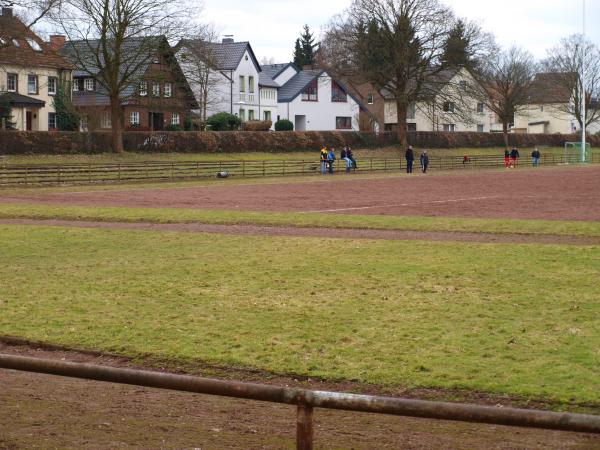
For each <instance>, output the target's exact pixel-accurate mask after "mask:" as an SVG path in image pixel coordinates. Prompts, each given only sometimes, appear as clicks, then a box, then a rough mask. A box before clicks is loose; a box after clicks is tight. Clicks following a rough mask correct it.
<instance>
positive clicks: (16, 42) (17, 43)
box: [12, 39, 21, 47]
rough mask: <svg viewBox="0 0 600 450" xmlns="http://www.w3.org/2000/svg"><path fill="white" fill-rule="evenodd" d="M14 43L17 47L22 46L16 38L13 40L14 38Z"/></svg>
mask: <svg viewBox="0 0 600 450" xmlns="http://www.w3.org/2000/svg"><path fill="white" fill-rule="evenodd" d="M12 43H13V45H14V46H15V47H20V46H21V44H19V41H17V40H16V39H13V40H12Z"/></svg>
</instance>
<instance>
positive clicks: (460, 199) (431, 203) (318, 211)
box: [302, 195, 500, 214]
mask: <svg viewBox="0 0 600 450" xmlns="http://www.w3.org/2000/svg"><path fill="white" fill-rule="evenodd" d="M493 198H500V196H497V195H496V196H490V197H468V198H455V199H450V200H432V201H429V202H413V203H398V204H394V205H373V206H357V207H354V208H337V209H321V210H315V211H302V214H309V213H327V212H340V211H360V210H365V209H378V208H400V207H403V206H417V205H433V204H439V203H458V202H469V201H474V200H490V199H493Z"/></svg>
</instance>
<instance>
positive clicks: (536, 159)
mask: <svg viewBox="0 0 600 450" xmlns="http://www.w3.org/2000/svg"><path fill="white" fill-rule="evenodd" d="M541 157H542V154H541V153H540V151H539V150H538V149H537V147H536V148H535V149H534V150H533V151H532V152H531V162H532V164H533V167H537V166H539V165H540V158H541Z"/></svg>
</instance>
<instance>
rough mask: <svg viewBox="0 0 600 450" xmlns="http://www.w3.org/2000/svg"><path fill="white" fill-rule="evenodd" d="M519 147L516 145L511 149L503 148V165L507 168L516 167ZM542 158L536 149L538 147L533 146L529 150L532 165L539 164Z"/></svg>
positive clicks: (536, 165)
mask: <svg viewBox="0 0 600 450" xmlns="http://www.w3.org/2000/svg"><path fill="white" fill-rule="evenodd" d="M520 157H521V155H519V149H518V148H517V147H513V148H512V149H510V150H508V149H506V150H504V167H506V168H507V169H514V168H515V167H517V162H518V161H519V158H520ZM541 159H542V154H541V153H540V151H539V150H538V148H537V147H536V148H534V149H533V151H532V152H531V163H532V165H533V167H538V166H539V165H540V161H541Z"/></svg>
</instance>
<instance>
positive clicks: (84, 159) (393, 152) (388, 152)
mask: <svg viewBox="0 0 600 450" xmlns="http://www.w3.org/2000/svg"><path fill="white" fill-rule="evenodd" d="M338 150H339V149H338ZM422 150H424V149H422V148H416V147H415V151H416V152H417V153H420V152H421V151H422ZM531 150H532V149H531V148H522V149H521V156H522V157H528V156H529V154H530V153H531ZM540 150H541V151H542V152H543V153H544V154H557V155H561V154H562V153H563V151H564V149H563V148H559V147H548V148H544V147H540ZM429 152H430V154H431V155H432V156H464V155H470V156H476V155H503V154H504V149H503V148H500V147H498V148H456V149H429ZM355 154H356V157H357V159H359V160H360V159H364V158H370V157H372V158H398V157H403V156H404V154H403V153H402V154H401V153H400V147H398V146H394V147H387V148H380V149H356V150H355ZM338 156H339V151H338ZM282 159H285V160H304V161H311V160H318V159H319V149H315V151H314V152H287V153H286V152H277V153H267V152H255V153H133V152H125V153H123V154H120V155H118V154H115V153H102V154H99V155H5V156H1V157H0V165H2V164H69V163H106V162H143V161H239V160H247V161H256V160H259V161H262V160H282Z"/></svg>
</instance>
